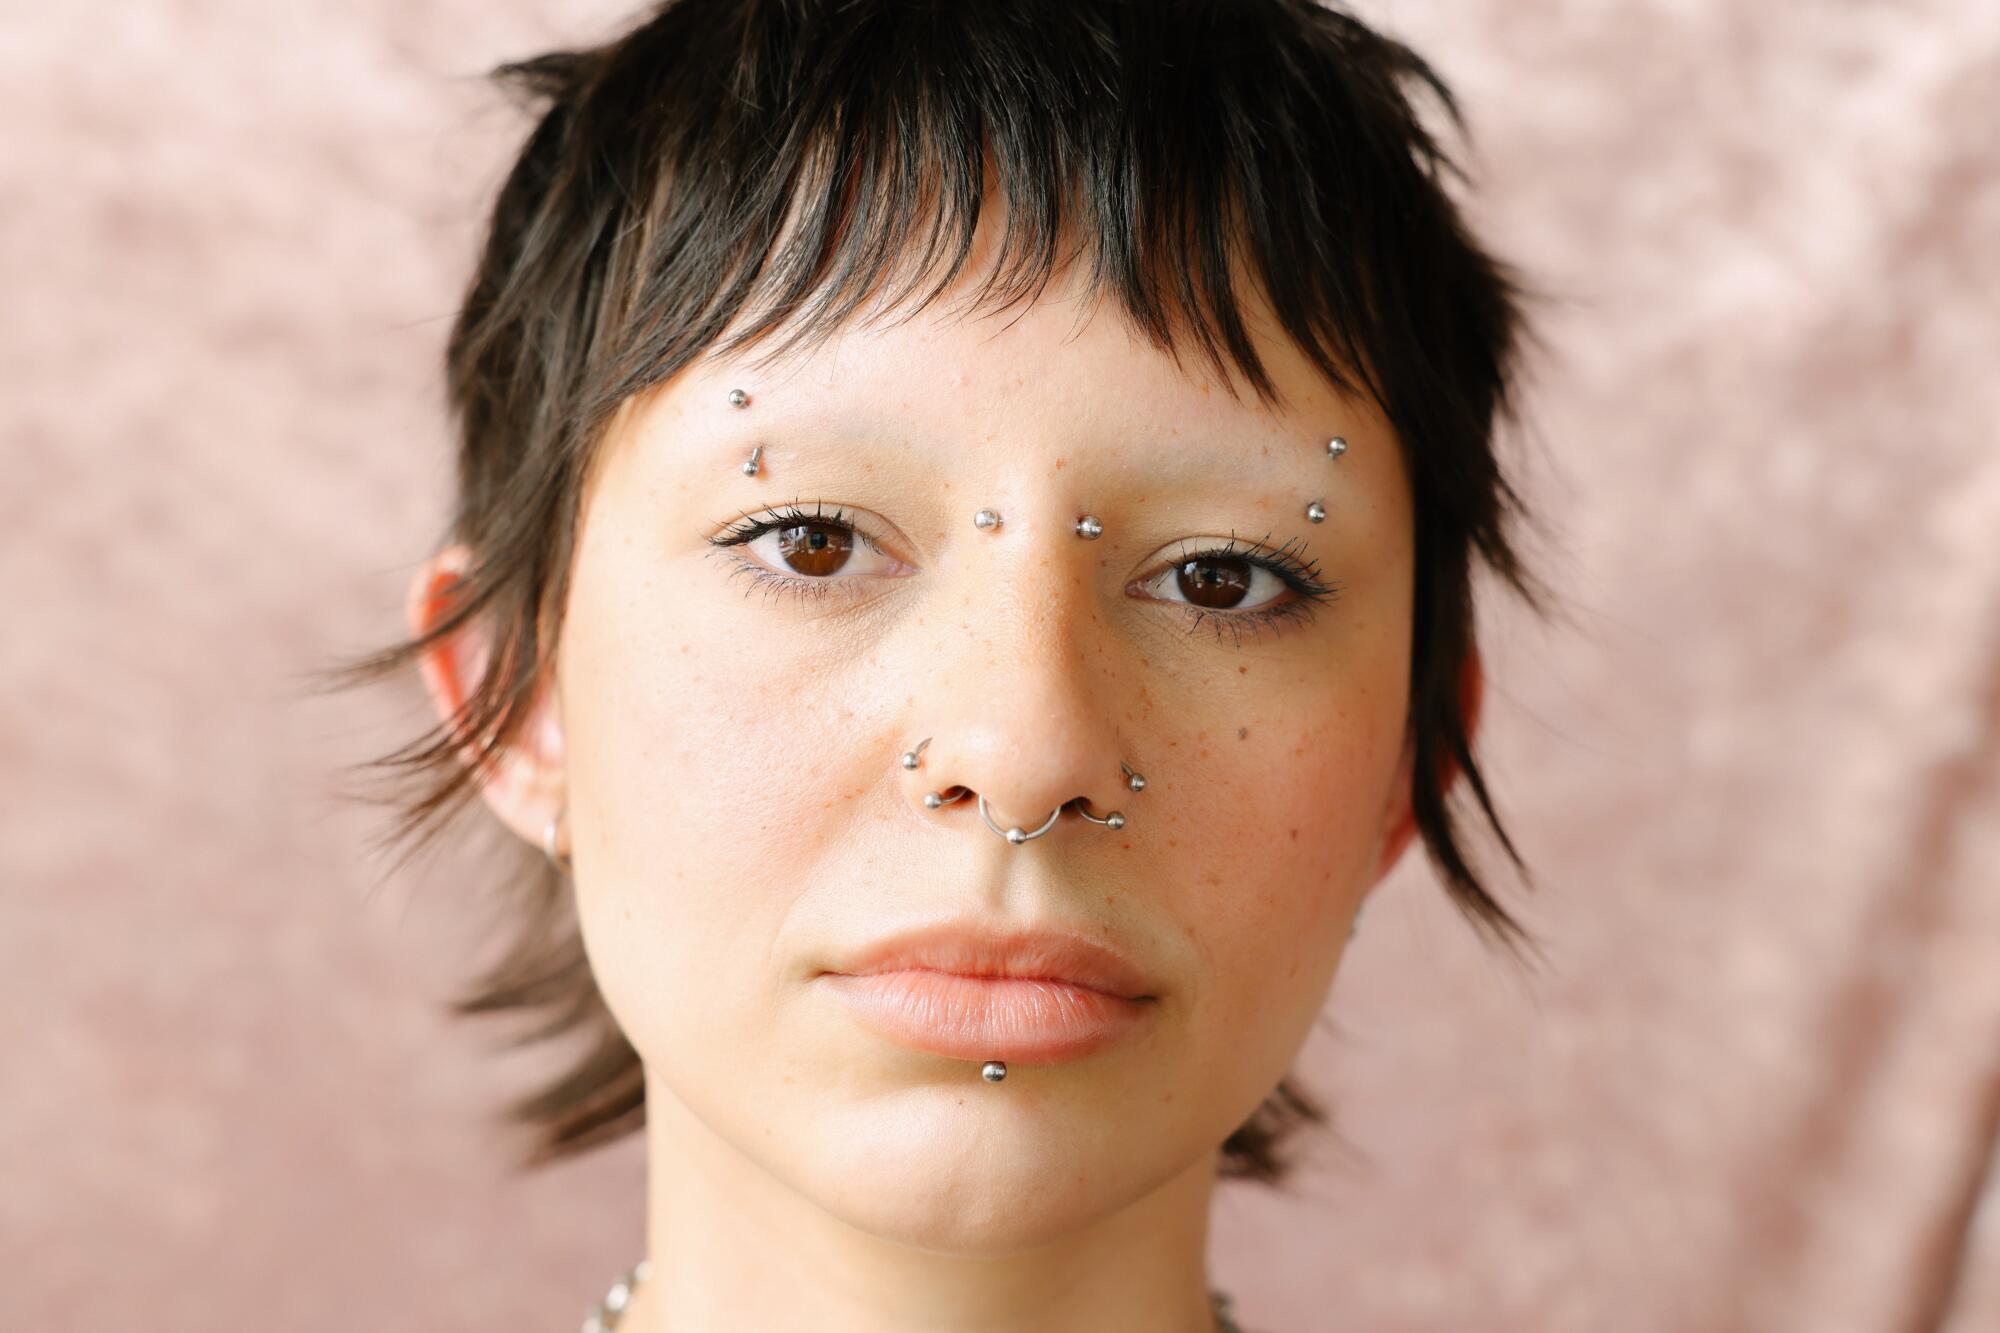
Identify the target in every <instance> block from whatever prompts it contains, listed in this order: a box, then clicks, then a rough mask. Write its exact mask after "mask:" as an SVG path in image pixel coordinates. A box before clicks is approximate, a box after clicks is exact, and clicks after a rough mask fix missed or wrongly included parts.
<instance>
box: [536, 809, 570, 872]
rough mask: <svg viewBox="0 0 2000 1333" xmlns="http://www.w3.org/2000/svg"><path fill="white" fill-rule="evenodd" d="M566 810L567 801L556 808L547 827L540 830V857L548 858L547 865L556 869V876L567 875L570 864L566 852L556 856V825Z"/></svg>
mask: <svg viewBox="0 0 2000 1333" xmlns="http://www.w3.org/2000/svg"><path fill="white" fill-rule="evenodd" d="M568 809H569V803H568V802H567V801H565V802H564V803H563V804H562V805H560V806H557V807H556V812H555V813H554V814H553V815H551V816H549V826H548V827H547V828H546V829H543V830H542V855H543V856H546V857H548V858H549V864H550V865H552V866H554V867H555V868H556V873H557V874H562V875H567V874H568V873H569V864H570V862H569V854H568V853H567V852H565V853H563V854H562V855H561V856H558V855H556V825H558V824H560V823H561V822H562V817H563V814H564V813H565V812H566V811H567V810H568Z"/></svg>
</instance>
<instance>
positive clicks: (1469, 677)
mask: <svg viewBox="0 0 2000 1333" xmlns="http://www.w3.org/2000/svg"><path fill="white" fill-rule="evenodd" d="M1485 701H1486V672H1485V668H1484V667H1483V666H1482V665H1481V663H1480V660H1479V650H1478V649H1477V648H1474V649H1472V650H1470V651H1469V652H1467V653H1466V655H1465V664H1464V666H1462V667H1461V668H1460V669H1459V676H1458V707H1459V712H1460V713H1461V714H1462V715H1463V716H1464V718H1465V740H1466V744H1467V745H1470V744H1472V742H1473V740H1474V739H1475V738H1476V737H1477V736H1478V734H1479V712H1480V707H1481V705H1483V704H1484V703H1485ZM1416 748H1417V747H1416V741H1415V739H1414V738H1412V739H1410V740H1408V741H1406V742H1405V743H1404V745H1403V760H1402V763H1400V764H1398V765H1397V767H1396V780H1395V783H1394V785H1393V787H1392V788H1391V790H1392V792H1393V795H1392V796H1391V797H1390V800H1389V809H1388V812H1387V814H1386V816H1385V818H1384V825H1383V836H1382V855H1381V858H1380V859H1379V860H1378V861H1377V862H1376V863H1375V882H1377V883H1380V882H1381V880H1382V877H1383V876H1385V875H1387V874H1388V873H1389V872H1390V871H1391V870H1394V869H1395V868H1396V863H1397V862H1398V861H1400V860H1402V859H1403V852H1404V850H1405V849H1406V848H1408V847H1409V845H1410V842H1411V840H1412V839H1413V838H1415V837H1416V834H1417V817H1416V813H1415V811H1414V810H1413V809H1412V806H1411V802H1410V784H1411V780H1412V778H1413V777H1414V775H1415V772H1416ZM1457 780H1458V761H1457V760H1456V759H1454V758H1453V757H1452V756H1450V755H1446V756H1445V758H1444V773H1443V778H1442V782H1441V784H1440V785H1441V787H1442V789H1443V790H1445V791H1450V790H1451V784H1452V783H1453V782H1456V781H1457Z"/></svg>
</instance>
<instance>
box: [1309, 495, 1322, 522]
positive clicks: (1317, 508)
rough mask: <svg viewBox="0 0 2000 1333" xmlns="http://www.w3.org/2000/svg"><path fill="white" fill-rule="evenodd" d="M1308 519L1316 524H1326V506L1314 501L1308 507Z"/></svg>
mask: <svg viewBox="0 0 2000 1333" xmlns="http://www.w3.org/2000/svg"><path fill="white" fill-rule="evenodd" d="M1306 517H1307V518H1308V519H1311V520H1312V521H1313V522H1315V523H1324V522H1326V506H1325V505H1323V504H1321V503H1320V502H1319V501H1317V500H1314V501H1313V502H1312V503H1311V504H1309V505H1307V506H1306Z"/></svg>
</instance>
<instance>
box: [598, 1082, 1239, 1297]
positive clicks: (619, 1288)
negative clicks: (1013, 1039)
mask: <svg viewBox="0 0 2000 1333" xmlns="http://www.w3.org/2000/svg"><path fill="white" fill-rule="evenodd" d="M995 1066H998V1067H999V1068H1000V1069H1001V1070H1002V1071H1003V1074H1002V1077H1004V1076H1005V1074H1004V1071H1005V1070H1006V1068H1007V1066H1005V1065H1003V1064H1001V1063H1000V1062H999V1061H998V1060H994V1061H991V1062H989V1063H988V1064H987V1066H986V1067H987V1068H988V1069H992V1068H994V1067H995ZM652 1275H653V1261H652V1260H651V1259H641V1260H640V1261H639V1262H638V1263H636V1264H634V1265H632V1267H630V1268H628V1269H626V1270H625V1272H624V1273H622V1274H620V1275H619V1277H618V1279H617V1281H615V1282H613V1283H612V1284H611V1290H610V1291H607V1292H605V1293H604V1299H603V1300H601V1301H599V1302H598V1303H597V1304H596V1305H593V1306H592V1307H590V1311H589V1313H587V1314H585V1315H584V1317H583V1327H582V1328H580V1329H578V1330H577V1333H611V1330H613V1329H615V1328H617V1327H618V1321H619V1320H621V1319H623V1318H624V1317H625V1311H626V1309H627V1308H629V1307H630V1306H631V1304H632V1293H633V1292H634V1291H636V1290H638V1287H639V1284H640V1283H641V1282H644V1281H645V1280H646V1279H647V1278H649V1277H651V1276H652ZM1208 1300H1209V1305H1210V1306H1211V1307H1212V1308H1213V1309H1214V1311H1215V1326H1216V1330H1217V1333H1243V1330H1242V1329H1241V1328H1239V1327H1237V1324H1236V1321H1235V1320H1234V1319H1231V1318H1230V1317H1229V1307H1230V1306H1231V1304H1233V1303H1234V1298H1233V1297H1231V1296H1230V1295H1229V1294H1228V1293H1227V1292H1222V1291H1217V1290H1216V1289H1215V1288H1213V1287H1211V1288H1209V1291H1208Z"/></svg>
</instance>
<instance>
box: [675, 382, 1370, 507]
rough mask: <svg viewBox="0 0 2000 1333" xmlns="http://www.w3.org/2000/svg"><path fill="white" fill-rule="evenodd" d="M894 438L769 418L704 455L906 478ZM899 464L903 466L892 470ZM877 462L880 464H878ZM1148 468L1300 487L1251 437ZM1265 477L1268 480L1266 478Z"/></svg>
mask: <svg viewBox="0 0 2000 1333" xmlns="http://www.w3.org/2000/svg"><path fill="white" fill-rule="evenodd" d="M730 410H731V411H744V412H746V413H747V412H751V411H755V410H756V409H755V407H754V406H752V407H750V408H748V409H730ZM896 429H897V431H898V432H904V431H906V430H907V428H906V427H901V426H899V427H897V428H896ZM887 433H888V431H887V428H882V429H870V428H869V423H866V422H859V423H857V422H855V421H853V420H851V419H850V420H845V421H843V420H840V419H838V418H836V417H828V418H824V419H822V420H820V421H818V422H805V421H802V420H801V419H799V418H791V419H782V418H781V419H776V420H773V419H772V418H768V417H767V418H766V420H765V421H764V422H751V421H748V420H744V421H742V422H734V421H726V422H725V423H723V424H722V425H721V426H720V427H719V428H718V429H717V431H716V437H717V438H716V441H715V443H714V445H713V448H712V450H711V449H710V448H708V447H706V446H705V447H704V449H703V450H702V453H703V455H704V457H703V459H702V461H703V462H704V463H705V464H707V465H710V466H713V467H715V468H717V469H721V468H722V467H723V465H724V463H725V462H727V461H733V462H734V463H735V464H736V466H737V469H738V474H739V475H741V474H740V469H741V466H742V464H743V463H745V462H746V461H748V459H749V458H750V454H751V451H752V450H753V449H755V448H757V447H758V446H759V445H762V446H763V447H764V450H765V453H764V458H763V460H762V461H763V462H764V464H765V465H766V466H768V465H769V461H770V455H771V452H772V450H773V449H774V448H783V449H784V450H785V451H786V452H788V453H792V454H794V456H795V457H794V463H795V465H803V464H810V465H812V466H814V467H826V466H832V465H839V466H853V467H859V468H860V469H861V470H863V471H866V472H868V473H870V475H872V476H877V477H880V476H884V475H904V469H903V468H902V467H901V466H900V460H901V458H902V457H903V456H904V454H905V451H904V450H902V449H901V448H898V449H896V450H893V451H892V450H891V449H889V448H888V447H887V446H886V445H885V444H884V443H883V440H884V436H885V435H886V434H887ZM1333 434H1334V432H1332V431H1325V432H1322V433H1318V434H1314V435H1313V436H1311V437H1310V443H1308V442H1305V441H1301V442H1300V445H1299V450H1300V453H1299V458H1300V465H1299V466H1300V469H1301V471H1303V470H1304V469H1305V468H1306V466H1307V465H1308V464H1309V462H1310V461H1312V460H1313V459H1314V458H1315V452H1314V451H1316V453H1317V456H1318V458H1319V459H1320V461H1324V462H1327V463H1328V464H1329V466H1330V464H1331V460H1326V459H1325V458H1324V454H1325V449H1326V441H1327V440H1328V439H1330V438H1332V435H1333ZM933 448H934V450H935V457H936V458H938V459H940V460H941V459H944V458H946V457H947V456H948V455H947V452H946V451H947V449H948V448H949V446H945V445H936V446H933ZM913 449H914V451H915V452H916V453H917V454H919V455H921V454H922V453H923V452H924V450H925V446H913ZM1057 457H1058V458H1059V459H1060V460H1062V462H1063V463H1064V465H1065V466H1066V467H1069V466H1075V465H1076V460H1077V458H1078V454H1077V453H1076V452H1074V451H1071V452H1065V453H1062V454H1058V455H1057ZM892 460H894V461H895V462H896V464H897V465H896V466H893V467H892V466H890V464H891V462H892ZM869 464H878V465H880V466H875V467H870V466H868V465H869ZM1140 466H1141V467H1142V469H1143V472H1142V475H1141V476H1140V477H1138V478H1137V479H1136V480H1137V481H1138V482H1139V483H1140V484H1142V485H1143V486H1145V487H1146V488H1148V489H1171V488H1178V489H1187V488H1189V487H1192V486H1199V485H1225V486H1226V485H1230V484H1232V483H1238V482H1240V483H1243V484H1244V485H1245V486H1273V487H1276V486H1286V485H1293V484H1294V479H1293V478H1292V477H1291V476H1290V475H1288V473H1289V468H1290V465H1289V464H1288V463H1286V462H1285V461H1284V456H1283V451H1281V450H1280V449H1279V448H1278V447H1277V442H1275V441H1272V440H1270V439H1269V438H1268V437H1262V436H1259V437H1256V438H1252V439H1246V440H1245V441H1244V443H1242V444H1241V445H1240V446H1238V447H1237V448H1235V449H1234V450H1233V451H1232V450H1229V449H1227V448H1226V447H1224V446H1217V445H1214V444H1203V443H1194V444H1187V443H1185V442H1184V440H1183V441H1176V442H1174V443H1173V444H1172V445H1171V446H1170V447H1164V448H1160V449H1157V450H1153V451H1149V452H1146V453H1144V454H1143V463H1142V464H1141V465H1140ZM1119 467H1120V470H1126V469H1127V468H1129V467H1130V465H1129V464H1120V465H1119ZM1260 473H1261V474H1264V475H1259V474H1260ZM719 475H721V476H724V477H727V476H728V475H729V474H728V473H727V472H719ZM1336 475H1337V474H1334V473H1331V472H1329V473H1328V474H1327V476H1328V480H1329V481H1331V480H1332V479H1333V477H1334V476H1336ZM746 479H747V478H746ZM1339 489H1340V488H1338V487H1331V486H1330V487H1329V489H1328V491H1327V493H1326V494H1324V495H1320V494H1318V493H1315V494H1313V495H1301V497H1300V499H1299V503H1300V505H1301V506H1303V505H1304V504H1305V503H1306V502H1307V501H1308V500H1311V499H1320V500H1323V501H1326V502H1328V503H1331V501H1332V499H1333V496H1334V495H1335V494H1337V493H1338V491H1339Z"/></svg>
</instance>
